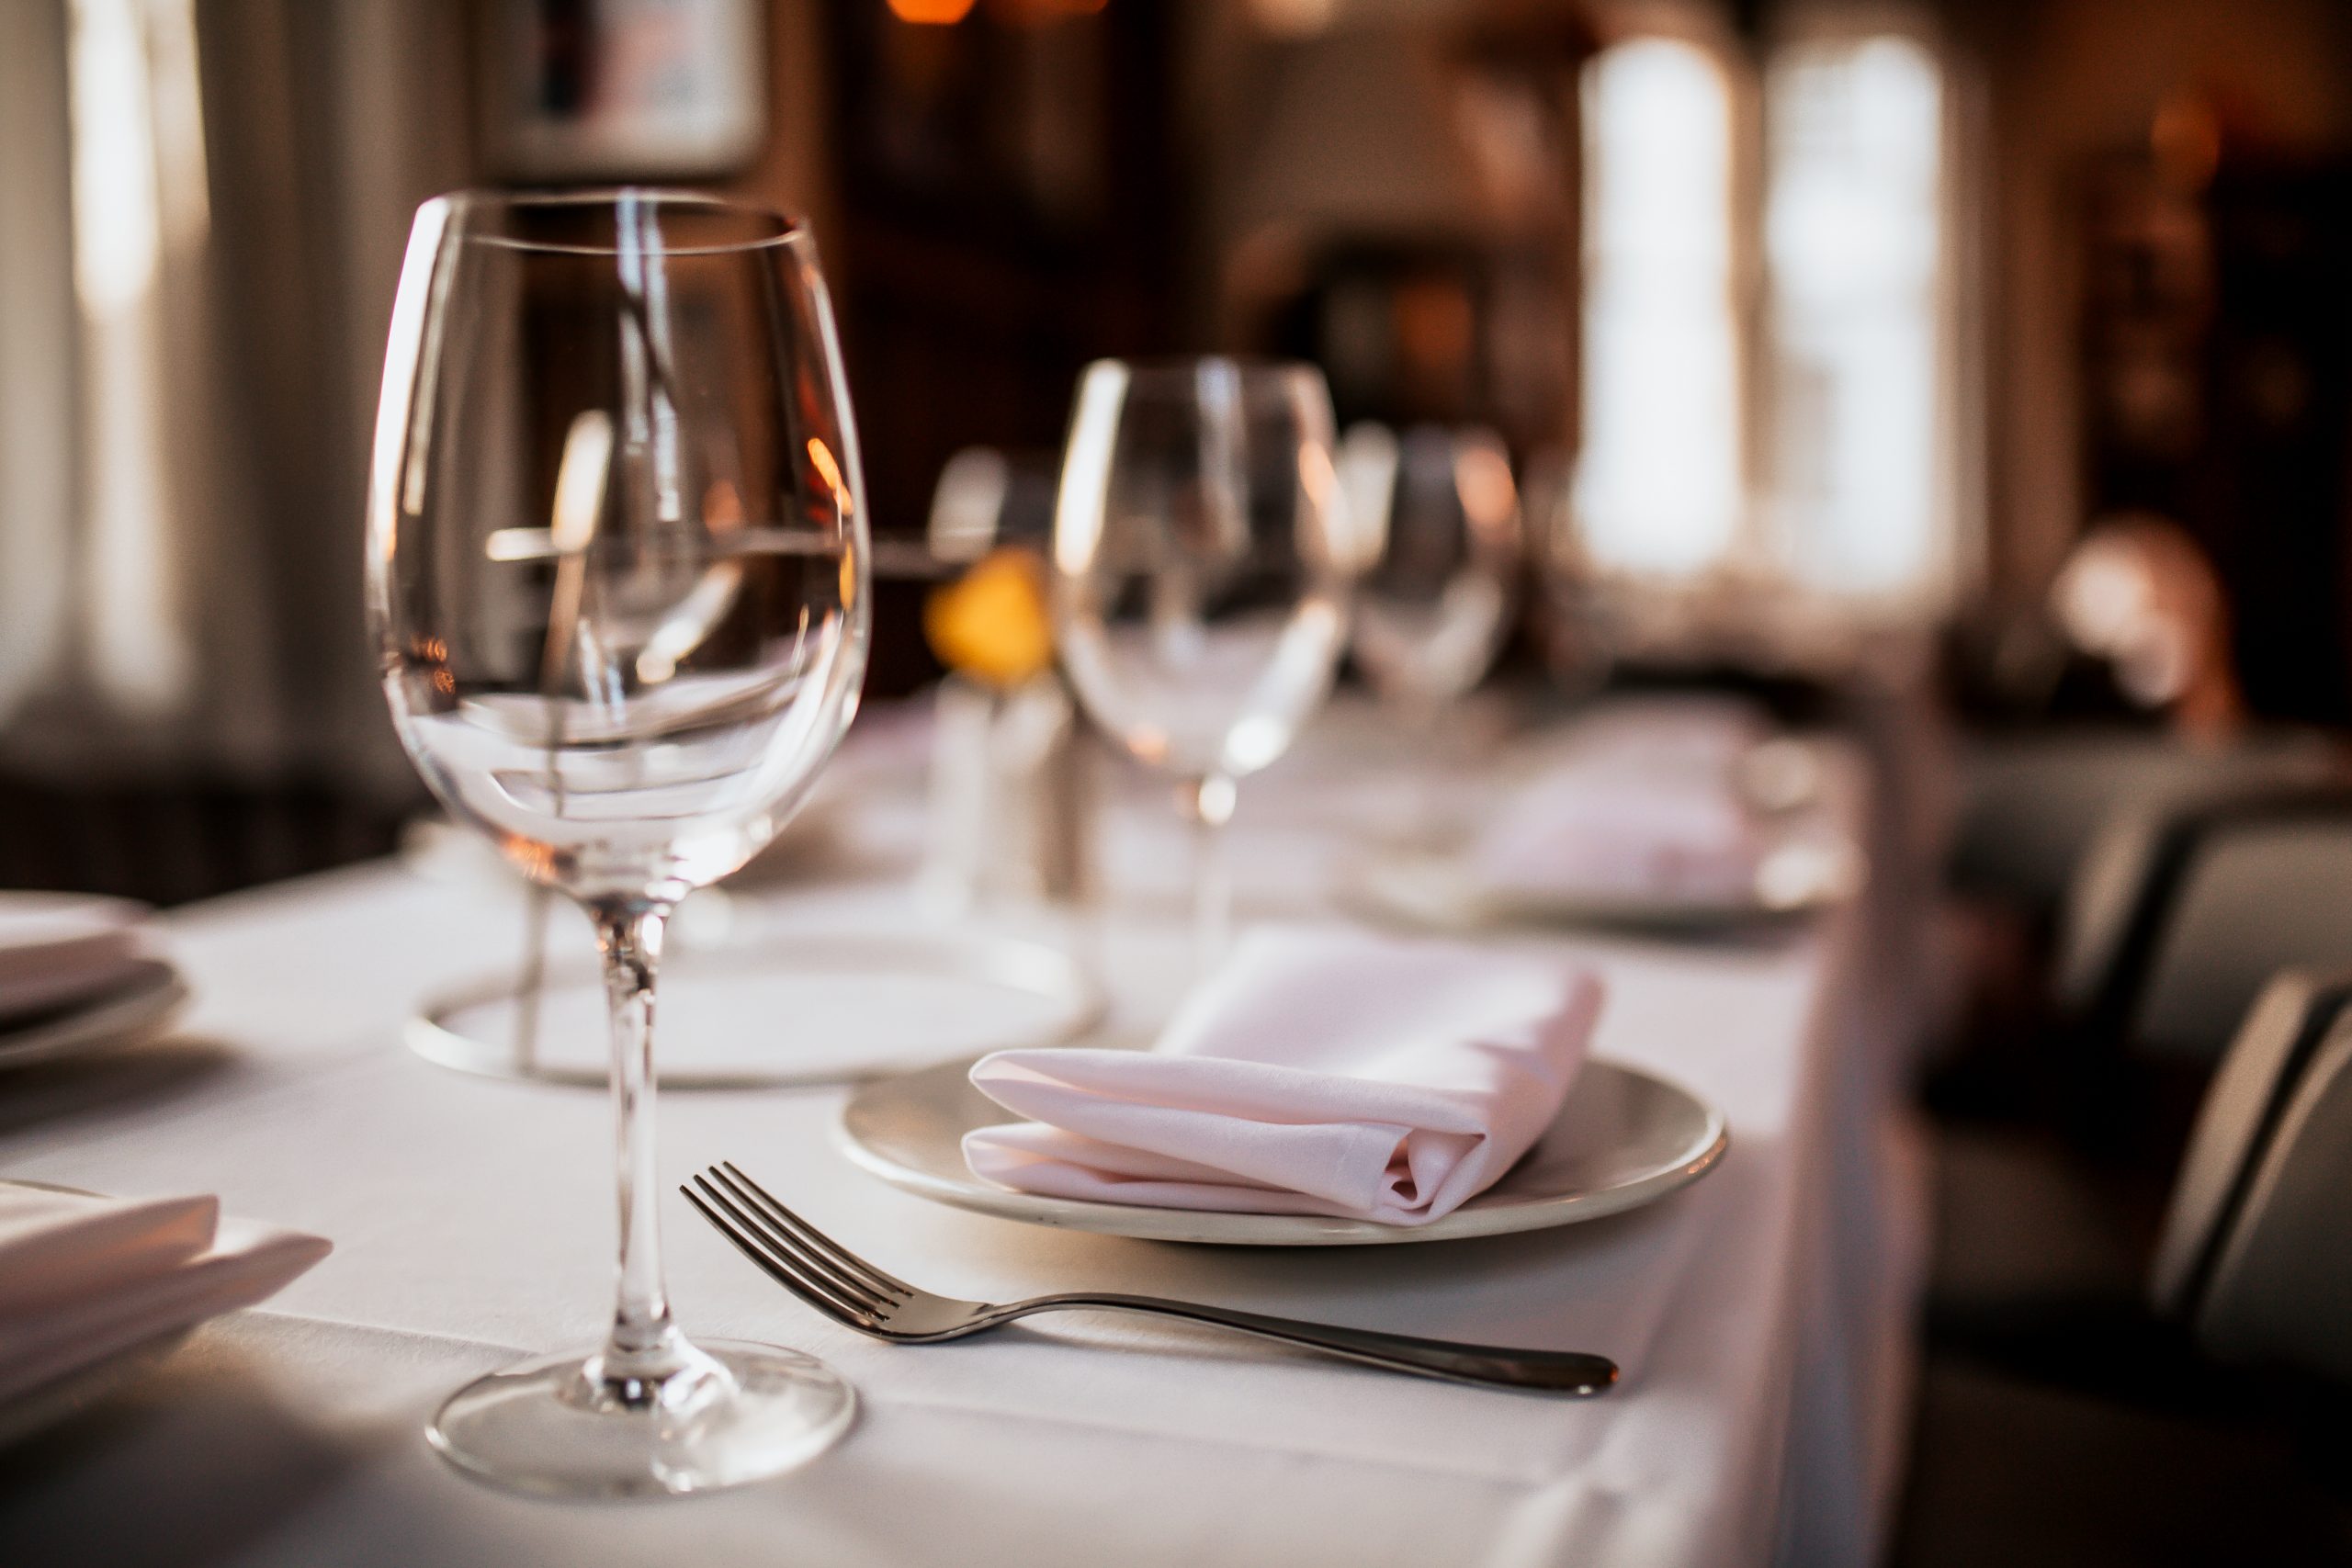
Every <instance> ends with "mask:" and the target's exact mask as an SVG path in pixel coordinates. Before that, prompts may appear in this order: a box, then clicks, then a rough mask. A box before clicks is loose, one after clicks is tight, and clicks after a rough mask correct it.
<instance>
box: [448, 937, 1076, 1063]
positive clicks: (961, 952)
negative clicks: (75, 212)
mask: <svg viewBox="0 0 2352 1568" xmlns="http://www.w3.org/2000/svg"><path fill="white" fill-rule="evenodd" d="M519 1000H520V998H519V996H518V993H517V982H516V980H515V977H514V976H511V975H507V976H499V977H497V978H495V979H492V980H486V981H481V982H477V983H476V984H474V985H472V986H469V987H465V988H463V989H461V990H458V991H456V992H454V993H450V994H447V995H445V996H442V997H438V998H433V999H430V1000H428V1001H427V1002H426V1003H425V1004H424V1008H423V1009H422V1010H420V1011H419V1012H418V1014H417V1015H416V1016H415V1017H413V1018H412V1019H410V1020H409V1022H408V1043H409V1047H410V1048H411V1049H412V1050H413V1051H415V1052H416V1054H417V1055H420V1056H423V1057H424V1058H425V1059H427V1060H428V1061H432V1062H437V1063H439V1064H440V1065H441V1066H445V1067H455V1068H457V1069H458V1070H459V1071H461V1072H469V1073H480V1074H482V1075H484V1076H486V1077H506V1078H529V1079H536V1080H537V1081H540V1082H546V1083H563V1084H579V1085H582V1086H585V1087H593V1088H602V1087H603V1086H604V1084H605V1081H606V1075H607V1073H608V1072H609V1070H610V1066H609V1062H610V1047H609V1045H608V1043H607V1031H608V1028H609V1025H608V1024H607V1022H606V1018H605V991H604V983H603V981H602V980H601V979H600V978H599V977H598V976H596V975H595V974H594V972H592V971H589V970H586V969H575V968H571V967H566V968H564V969H561V970H558V971H556V972H554V973H552V974H550V975H549V976H548V978H547V982H546V986H545V987H544V989H543V990H542V992H541V994H540V998H539V1011H538V1018H537V1035H536V1041H535V1042H534V1043H533V1044H532V1046H531V1048H529V1049H527V1050H526V1048H525V1043H524V1042H523V1039H522V1019H521V1017H520V1014H521V1011H522V1010H521V1008H520V1007H519V1005H518V1003H519ZM1105 1005H1106V1004H1105V999H1104V998H1103V990H1102V987H1100V986H1098V985H1097V984H1096V983H1095V982H1094V979H1093V977H1092V976H1091V975H1089V974H1088V973H1087V971H1086V969H1085V967H1084V966H1083V965H1082V964H1079V963H1078V962H1077V961H1076V960H1075V959H1073V958H1071V957H1070V956H1069V954H1068V953H1062V952H1060V951H1058V950H1057V949H1055V948H1051V947H1048V946H1046V945H1045V944H1044V943H1042V942H1026V941H1022V940H1019V939H1017V938H1012V937H989V936H978V935H972V934H969V933H959V932H949V931H907V932H901V933H895V934H885V933H880V932H876V933H872V934H859V933H849V932H814V933H799V934H795V935H793V936H791V937H789V938H786V937H767V938H763V939H761V940H759V941H758V942H755V943H748V944H746V945H744V946H742V947H738V948H729V949H723V950H718V951H715V952H708V951H707V952H695V951H692V950H689V951H687V952H685V953H681V954H680V955H679V956H678V957H677V959H676V960H675V961H674V962H672V963H669V964H664V965H662V991H661V1002H660V1009H659V1020H660V1021H659V1022H658V1024H657V1025H656V1028H657V1030H658V1033H657V1034H656V1036H655V1051H656V1056H657V1059H658V1061H659V1063H660V1066H661V1070H662V1087H663V1088H664V1089H749V1088H755V1087H761V1086H777V1085H789V1084H819V1083H842V1082H846V1081H850V1080H853V1079H858V1078H869V1077H877V1076H880V1075H882V1074H886V1073H894V1072H904V1071H906V1070H908V1069H909V1068H910V1067H921V1066H930V1065H931V1064H932V1063H934V1062H936V1061H938V1060H939V1059H940V1058H942V1057H943V1056H954V1057H965V1058H968V1057H972V1056H975V1055H985V1054H986V1053H988V1052H989V1051H1002V1050H1010V1049H1012V1048H1013V1047H1016V1046H1040V1045H1064V1044H1068V1043H1069V1042H1070V1041H1072V1040H1075V1039H1077V1038H1079V1037H1080V1035H1082V1034H1084V1033H1086V1032H1088V1031H1089V1030H1091V1029H1092V1028H1093V1027H1094V1026H1095V1024H1097V1023H1098V1022H1100V1021H1102V1018H1103V1010H1104V1007H1105Z"/></svg>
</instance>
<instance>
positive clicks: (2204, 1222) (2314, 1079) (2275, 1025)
mask: <svg viewBox="0 0 2352 1568" xmlns="http://www.w3.org/2000/svg"><path fill="white" fill-rule="evenodd" d="M2347 1002H2352V977H2345V976H2338V977H2336V978H2333V979H2319V978H2315V977H2313V976H2309V975H2306V974H2300V973H2290V974H2287V975H2282V976H2278V978H2277V979H2275V980H2273V981H2272V982H2271V983H2270V985H2269V986H2268V987H2267V988H2266V989H2265V990H2264V992H2263V995H2262V998H2261V1000H2260V1001H2259V1002H2258V1003H2257V1004H2256V1007H2255V1009H2254V1011H2253V1012H2252V1013H2251V1014H2250V1015H2249V1016H2248V1018H2247V1020H2246V1024H2245V1029H2243V1030H2242V1031H2240V1032H2239V1034H2238V1037H2237V1039H2236V1041H2235V1042H2234V1043H2233V1044H2232V1045H2231V1047H2230V1052H2229V1055H2228V1057H2227V1058H2226V1060H2225V1061H2224V1062H2223V1064H2222V1070H2221V1072H2220V1074H2219V1075H2218V1076H2217V1077H2215V1078H2214V1081H2213V1088H2212V1091H2211V1094H2209V1095H2208V1096H2207V1097H2206V1101H2205V1106H2204V1109H2203V1111H2202V1112H2201V1113H2200V1115H2199V1119H2198V1123H2197V1131H2196V1134H2195V1136H2194V1138H2193V1140H2192V1141H2191V1144H2190V1146H2189V1152H2188V1159H2187V1161H2186V1162H2185V1164H2184V1165H2183V1167H2182V1170H2181V1179H2180V1182H2179V1185H2178V1187H2177V1190H2176V1191H2175V1194H2174V1198H2173V1203H2172V1209H2171V1212H2170V1213H2169V1214H2168V1215H2167V1216H2166V1220H2165V1232H2164V1237H2163V1241H2162V1243H2161V1244H2160V1246H2159V1247H2158V1250H2157V1254H2156V1259H2155V1266H2154V1270H2153V1274H2152V1279H2151V1283H2150V1294H2151V1296H2152V1298H2153V1300H2154V1304H2155V1307H2156V1310H2157V1311H2158V1312H2159V1313H2161V1314H2164V1315H2165V1316H2166V1317H2169V1318H2172V1319H2175V1320H2177V1321H2180V1322H2184V1323H2187V1324H2188V1325H2190V1326H2191V1327H2192V1328H2193V1330H2194V1332H2195V1334H2196V1337H2197V1341H2198V1343H2199V1346H2200V1347H2201V1348H2204V1349H2205V1350H2207V1351H2208V1352H2210V1353H2211V1354H2212V1355H2213V1356H2215V1357H2216V1358H2218V1359H2222V1360H2226V1361H2233V1362H2250V1363H2259V1364H2271V1365H2276V1366H2279V1367H2282V1368H2286V1369H2290V1370H2292V1371H2300V1372H2305V1373H2311V1374H2316V1375H2318V1376H2321V1377H2324V1378H2327V1379H2330V1380H2333V1381H2335V1382H2344V1383H2352V1332H2347V1331H2346V1325H2352V1246H2347V1245H2346V1232H2347V1231H2352V1015H2347V1011H2346V1004H2347Z"/></svg>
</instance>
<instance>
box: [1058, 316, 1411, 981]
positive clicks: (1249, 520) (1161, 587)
mask: <svg viewBox="0 0 2352 1568" xmlns="http://www.w3.org/2000/svg"><path fill="white" fill-rule="evenodd" d="M1370 544H1371V541H1370V540H1369V539H1367V538H1366V537H1364V536H1363V532H1362V531H1361V530H1359V529H1358V528H1356V527H1355V526H1353V525H1351V521H1350V517H1349V513H1348V511H1347V506H1346V501H1345V498H1344V497H1343V496H1342V495H1341V493H1340V485H1339V480H1338V474H1337V470H1336V468H1335V466H1334V460H1333V432H1332V418H1331V400H1330V393H1329V389H1327V388H1326V387H1325V385H1324V382H1323V377H1322V374H1321V372H1319V371H1317V370H1315V369H1313V368H1312V367H1306V366H1302V365H1283V364H1254V363H1249V362H1243V361H1237V360H1232V359H1224V358H1206V359H1198V360H1186V361H1179V362H1168V363H1159V364H1144V365H1135V364H1128V363H1125V362H1124V361H1120V360H1103V361H1100V362H1098V363H1096V364H1094V365H1091V366H1090V367H1088V368H1087V370H1086V372H1085V374H1084V375H1083V376H1082V377H1081V378H1080V381H1079V389H1078V400H1077V406H1076V409H1075V411H1074V412H1073V413H1072V415H1071V419H1070V429H1069V442H1068V445H1067V446H1066V447H1065V449H1064V453H1063V459H1062V474H1061V489H1060V493H1059V496H1058V498H1057V503H1056V507H1055V514H1054V542H1053V566H1054V571H1053V582H1054V611H1055V621H1056V625H1057V631H1058V634H1059V637H1058V640H1059V647H1060V650H1061V658H1062V663H1063V668H1064V669H1065V670H1066V671H1068V673H1069V678H1070V682H1071V684H1072V686H1073V687H1074V688H1075V689H1076V691H1077V693H1078V696H1079V701H1080V704H1081V705H1083V706H1084V708H1085V709H1086V712H1087V713H1088V715H1089V716H1091V718H1092V719H1093V720H1094V721H1095V723H1096V724H1097V725H1099V726H1100V727H1101V728H1103V730H1104V731H1105V732H1106V733H1107V734H1109V735H1110V736H1111V737H1112V739H1114V741H1115V742H1117V744H1118V745H1120V746H1121V747H1122V748H1124V749H1125V751H1126V752H1127V754H1128V755H1129V756H1131V757H1133V758H1135V759H1136V761H1139V762H1142V763H1144V764H1146V765H1147V766H1149V767H1152V768H1155V769H1157V770H1159V772H1161V773H1165V774H1168V775H1169V776H1170V777H1172V778H1173V779H1174V780H1175V781H1176V782H1177V799H1178V803H1179V805H1180V807H1182V810H1183V812H1184V814H1185V815H1186V816H1187V817H1188V818H1190V820H1191V821H1192V822H1193V825H1194V829H1195V832H1196V837H1197V840H1198V859H1197V864H1196V866H1195V869H1194V881H1193V914H1194V941H1195V956H1196V962H1197V964H1198V965H1199V966H1200V967H1201V968H1202V969H1203V970H1205V968H1206V966H1207V965H1208V964H1210V963H1211V962H1213V961H1214V959H1215V958H1216V955H1217V954H1218V953H1220V952H1221V951H1222V950H1223V948H1224V945H1225V941H1226V936H1227V930H1228V926H1229V923H1230V915H1231V890H1230V886H1229V885H1228V880H1227V871H1226V866H1225V862H1224V854H1223V842H1222V840H1223V831H1222V830H1223V829H1224V826H1225V824H1226V822H1227V819H1228V818H1230V817H1231V816H1232V814H1233V807H1234V802H1235V799H1236V786H1237V785H1238V782H1239V781H1240V780H1241V779H1243V778H1245V777H1247V776H1248V775H1249V774H1250V773H1256V772H1258V771H1259V770H1260V769H1261V768H1263V767H1265V766H1266V765H1267V764H1268V763H1270V762H1272V761H1274V760H1275V759H1276V758H1278V757H1280V756H1281V755H1282V754H1283V752H1284V751H1285V750H1288V749H1289V747H1290V744H1291V741H1292V739H1294V738H1295V736H1296V735H1297V733H1298V730H1299V727H1300V726H1301V725H1302V724H1304V723H1305V722H1306V718H1307V716H1309V715H1310V714H1312V713H1313V712H1314V711H1315V709H1316V708H1317V706H1318V705H1320V704H1321V703H1322V701H1323V699H1324V697H1325V696H1326V695H1327V694H1329V690H1330V685H1331V677H1332V672H1333V670H1334V668H1335V666H1336V665H1337V663H1338V661H1339V657H1340V650H1341V649H1342V647H1343V646H1344V645H1345V642H1346V639H1347V626H1348V601H1349V592H1350V588H1351V581H1352V580H1353V579H1354V578H1355V576H1356V575H1357V574H1358V573H1360V572H1361V571H1362V570H1363V568H1364V567H1365V566H1366V565H1367V564H1369V560H1370V554H1371V551H1370V549H1369V546H1370Z"/></svg>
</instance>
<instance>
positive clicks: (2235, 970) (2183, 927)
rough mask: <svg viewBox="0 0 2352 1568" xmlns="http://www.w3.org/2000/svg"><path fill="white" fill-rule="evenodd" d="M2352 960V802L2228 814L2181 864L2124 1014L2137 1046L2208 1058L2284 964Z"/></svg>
mask: <svg viewBox="0 0 2352 1568" xmlns="http://www.w3.org/2000/svg"><path fill="white" fill-rule="evenodd" d="M2346 966H2352V800H2347V799H2346V798H2345V797H2344V796H2342V795H2335V796H2334V797H2332V798H2329V797H2320V798H2311V799H2305V800H2301V801H2294V800H2287V801H2279V802H2275V803H2271V804H2269V805H2267V806H2257V807H2254V808H2252V809H2249V810H2246V811H2244V812H2241V813H2236V814H2233V815H2228V816H2224V817H2223V818H2222V819H2221V820H2219V821H2217V822H2215V823H2214V824H2213V825H2212V827H2211V830H2210V831H2209V832H2208V833H2207V834H2205V835H2204V837H2203V838H2202V839H2201V840H2200V841H2199V843H2198V844H2197V846H2196V848H2195V852H2194V853H2193V854H2192V855H2191V856H2190V857H2189V858H2188V863H2187V864H2186V865H2185V867H2184V868H2183V870H2182V872H2181V874H2180V880H2179V890H2178V893H2177V897H2176V898H2175V899H2174V901H2173V905H2172V908H2170V909H2169V910H2168V911H2166V912H2165V917H2164V919H2163V921H2162V925H2161V929H2160V930H2159V931H2157V932H2156V935H2155V941H2154V949H2153V951H2152V953H2151V954H2150V956H2149V960H2148V969H2147V978H2146V983H2145V985H2144V986H2143V987H2141V989H2140V994H2139V996H2138V998H2137V1000H2136V1003H2135V1004H2134V1005H2133V1007H2132V1009H2131V1013H2130V1015H2129V1017H2128V1019H2127V1020H2126V1021H2125V1025H2124V1031H2123V1036H2124V1039H2125V1041H2126V1042H2127V1043H2129V1044H2130V1045H2131V1047H2132V1048H2133V1049H2134V1050H2135V1051H2138V1052H2140V1053H2143V1054H2144V1055H2149V1056H2153V1057H2155V1058H2158V1059H2166V1058H2169V1059H2172V1060H2177V1061H2187V1062H2191V1063H2195V1064H2199V1065H2204V1064H2211V1063H2214V1062H2217V1061H2220V1060H2221V1059H2222V1054H2223V1052H2224V1051H2225V1050H2226V1049H2229V1048H2230V1043H2231V1036H2232V1034H2233V1031H2234V1030H2235V1027H2236V1023H2237V1021H2238V1020H2239V1019H2241V1018H2244V1017H2245V1016H2246V1010H2247V1009H2248V1007H2249V1006H2251V1005H2252V1004H2253V1002H2254V1000H2255V998H2256V997H2257V996H2258V995H2259V994H2260V993H2261V991H2262V988H2263V987H2264V985H2265V984H2266V983H2267V981H2268V980H2269V978H2270V977H2271V976H2273V975H2275V974H2277V973H2278V971H2279V970H2281V969H2285V968H2310V969H2317V970H2321V971H2323V972H2326V971H2333V970H2336V969H2340V968H2345V967H2346Z"/></svg>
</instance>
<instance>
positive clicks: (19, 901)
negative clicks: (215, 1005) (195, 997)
mask: <svg viewBox="0 0 2352 1568" xmlns="http://www.w3.org/2000/svg"><path fill="white" fill-rule="evenodd" d="M153 913H154V912H153V910H152V909H149V908H147V907H146V906H144V905H141V904H136V903H132V902H130V901H129V900H127V899H119V898H95V897H83V896H80V895H74V894H62V893H60V894H53V893H0V1073H5V1072H7V1071H8V1070H10V1069H12V1068H16V1067H22V1066H33V1065H35V1064H38V1063H47V1062H55V1061H61V1060H64V1059H67V1058H71V1057H77V1056H82V1055H91V1054H95V1053H98V1052H103V1051H111V1050H119V1049H122V1048H124V1047H127V1046H130V1045H135V1044H138V1043H141V1042H142V1041H145V1040H149V1039H152V1038H153V1037H154V1036H156V1035H157V1034H159V1033H161V1032H163V1031H164V1029H166V1028H167V1027H168V1026H169V1025H170V1023H171V1021H173V1020H174V1019H175V1018H176V1017H177V1016H178V1015H179V1013H180V1012H181V1010H183V1009H185V1008H186V1006H187V1002H188V999H189V995H190V992H189V988H188V985H187V980H186V979H185V978H184V977H183V976H181V974H180V972H179V970H178V969H177V968H176V967H175V966H174V964H172V962H171V960H170V959H169V958H168V957H166V956H164V948H163V944H162V943H161V942H158V941H157V939H156V937H155V935H154V933H153V925H152V923H151V922H152V920H153Z"/></svg>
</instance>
